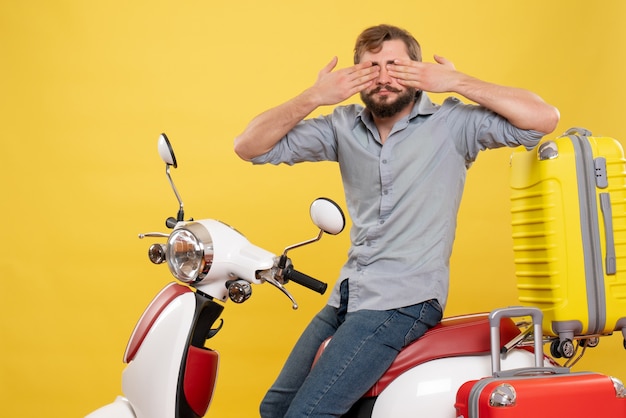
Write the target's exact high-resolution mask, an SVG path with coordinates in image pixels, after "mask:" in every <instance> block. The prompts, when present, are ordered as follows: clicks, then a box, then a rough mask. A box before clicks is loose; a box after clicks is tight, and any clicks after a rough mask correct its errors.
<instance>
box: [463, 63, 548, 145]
mask: <svg viewBox="0 0 626 418" xmlns="http://www.w3.org/2000/svg"><path fill="white" fill-rule="evenodd" d="M455 91H456V93H458V94H461V95H462V96H464V97H466V98H468V99H470V100H472V101H474V102H476V103H478V104H479V105H482V106H484V107H486V108H488V109H490V110H492V111H494V112H495V113H497V114H499V115H501V116H502V117H504V118H506V119H507V120H508V121H509V122H511V124H513V125H514V126H516V127H518V128H520V129H532V130H535V131H539V132H542V133H545V134H548V133H550V132H552V131H554V129H555V128H556V125H557V123H558V121H559V111H558V109H556V108H555V107H554V106H552V105H549V104H548V103H546V102H545V101H544V100H543V99H541V97H539V96H537V95H536V94H534V93H532V92H530V91H528V90H524V89H520V88H516V87H506V86H500V85H497V84H492V83H489V82H485V81H482V80H479V79H476V78H473V77H470V76H467V75H464V76H463V77H461V79H460V80H459V83H458V86H457V88H456V89H455Z"/></svg>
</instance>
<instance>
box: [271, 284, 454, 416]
mask: <svg viewBox="0 0 626 418" xmlns="http://www.w3.org/2000/svg"><path fill="white" fill-rule="evenodd" d="M347 284H348V281H347V280H346V281H344V282H343V283H342V285H341V296H342V297H341V305H340V306H339V308H334V307H332V306H325V307H324V308H323V309H322V310H321V311H320V312H319V313H318V314H317V315H316V316H315V317H314V318H313V319H312V321H311V323H310V324H309V325H308V327H307V328H306V329H305V330H304V332H303V333H302V335H301V336H300V339H299V340H298V342H297V343H296V345H295V347H294V349H293V351H292V352H291V354H290V355H289V357H288V359H287V361H286V363H285V365H284V366H283V369H282V371H281V372H280V374H279V376H278V378H277V379H276V382H274V384H273V385H272V387H271V388H270V390H269V391H268V392H267V394H266V395H265V398H264V399H263V401H262V403H261V407H260V412H261V416H262V417H263V418H283V417H285V418H288V417H294V418H303V417H339V416H341V415H343V414H345V413H346V412H348V410H349V409H350V407H351V406H352V405H353V404H354V403H355V402H356V401H358V400H359V398H361V396H362V395H363V394H365V392H367V391H368V390H369V389H370V388H371V387H372V385H373V384H374V383H376V381H377V380H378V379H379V378H380V377H381V376H382V375H383V374H384V373H385V371H386V370H387V368H389V366H390V365H391V363H392V362H393V360H394V359H395V358H396V356H397V354H398V352H399V351H400V349H402V348H403V347H405V346H406V345H408V344H409V343H411V342H413V341H415V340H416V339H418V338H420V337H421V336H422V335H424V333H425V332H426V331H427V330H428V329H429V328H431V327H433V326H435V325H436V324H437V323H438V322H439V321H441V317H442V309H441V306H440V305H439V303H438V302H437V301H436V300H430V301H426V302H423V303H419V304H417V305H412V306H407V307H404V308H399V309H392V310H388V311H373V310H360V311H356V312H347V308H346V304H347V295H348V287H347ZM330 336H332V337H333V338H332V340H331V341H330V343H329V344H328V346H327V347H326V349H325V350H324V352H323V354H322V356H320V358H319V359H318V361H317V363H316V364H315V366H314V367H313V368H312V369H311V365H312V363H313V360H314V358H315V355H316V353H317V350H318V348H319V346H320V344H321V343H322V342H323V341H324V340H326V339H327V338H328V337H330Z"/></svg>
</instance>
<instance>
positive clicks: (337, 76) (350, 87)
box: [309, 57, 380, 106]
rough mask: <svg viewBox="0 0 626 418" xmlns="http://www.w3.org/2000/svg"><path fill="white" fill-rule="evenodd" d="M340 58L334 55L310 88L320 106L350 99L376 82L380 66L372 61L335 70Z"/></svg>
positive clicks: (310, 92)
mask: <svg viewBox="0 0 626 418" xmlns="http://www.w3.org/2000/svg"><path fill="white" fill-rule="evenodd" d="M337 62H338V59H337V57H334V58H333V59H332V60H331V61H330V62H329V63H328V64H327V65H326V66H325V67H324V68H322V70H320V72H319V74H318V76H317V81H316V82H315V84H314V85H313V86H312V87H311V88H310V89H309V94H311V95H313V97H315V100H316V101H317V103H318V104H319V106H325V105H335V104H338V103H341V102H342V101H344V100H346V99H349V98H350V97H352V96H354V95H355V94H357V93H359V92H361V91H362V90H364V89H366V88H368V87H370V86H371V85H372V84H374V82H375V80H376V78H377V77H378V75H379V73H380V68H379V67H378V66H376V65H372V63H371V62H362V63H359V64H356V65H354V66H352V67H347V68H343V69H340V70H337V71H333V70H334V69H335V67H336V66H337Z"/></svg>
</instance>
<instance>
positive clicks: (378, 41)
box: [354, 25, 422, 64]
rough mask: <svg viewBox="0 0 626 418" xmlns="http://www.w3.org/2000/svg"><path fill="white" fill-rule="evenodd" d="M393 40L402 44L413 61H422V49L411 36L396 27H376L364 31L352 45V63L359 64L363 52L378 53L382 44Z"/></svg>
mask: <svg viewBox="0 0 626 418" xmlns="http://www.w3.org/2000/svg"><path fill="white" fill-rule="evenodd" d="M395 39H400V40H401V41H403V42H404V44H405V45H406V50H407V53H408V54H409V57H410V58H411V59H412V60H413V61H421V60H422V49H421V48H420V44H419V43H418V42H417V40H416V39H415V38H414V37H413V35H411V34H410V33H409V32H407V31H406V30H404V29H401V28H398V27H396V26H391V25H378V26H372V27H370V28H367V29H365V30H364V31H363V32H361V34H360V35H359V37H358V38H357V40H356V44H355V45H354V63H355V64H358V63H359V61H360V60H361V56H362V55H363V53H364V52H366V51H369V52H378V51H380V49H381V48H382V46H383V42H385V41H391V40H395Z"/></svg>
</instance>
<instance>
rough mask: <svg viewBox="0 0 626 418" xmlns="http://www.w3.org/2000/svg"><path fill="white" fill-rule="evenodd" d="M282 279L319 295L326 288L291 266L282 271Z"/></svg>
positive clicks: (320, 282)
mask: <svg viewBox="0 0 626 418" xmlns="http://www.w3.org/2000/svg"><path fill="white" fill-rule="evenodd" d="M283 278H285V279H286V280H291V281H292V282H295V283H298V284H299V285H302V286H304V287H306V288H308V289H311V290H313V291H314V292H317V293H319V294H320V295H323V294H324V293H325V292H326V288H327V287H328V285H327V284H326V283H324V282H322V281H319V280H317V279H314V278H313V277H311V276H309V275H307V274H304V273H301V272H299V271H298V270H295V269H294V268H293V267H292V266H291V265H289V266H287V267H286V268H285V269H284V271H283Z"/></svg>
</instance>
